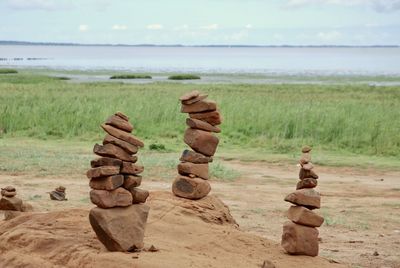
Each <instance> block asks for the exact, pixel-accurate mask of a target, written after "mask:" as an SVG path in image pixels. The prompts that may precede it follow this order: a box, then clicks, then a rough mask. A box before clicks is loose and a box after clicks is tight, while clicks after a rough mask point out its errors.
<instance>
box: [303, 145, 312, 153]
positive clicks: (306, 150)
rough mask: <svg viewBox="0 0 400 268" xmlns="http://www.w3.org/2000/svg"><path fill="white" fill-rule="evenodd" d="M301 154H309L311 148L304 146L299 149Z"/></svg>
mask: <svg viewBox="0 0 400 268" xmlns="http://www.w3.org/2000/svg"><path fill="white" fill-rule="evenodd" d="M301 152H302V153H309V152H311V147H310V146H304V147H303V148H302V149H301Z"/></svg>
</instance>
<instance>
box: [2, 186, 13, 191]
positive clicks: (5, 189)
mask: <svg viewBox="0 0 400 268" xmlns="http://www.w3.org/2000/svg"><path fill="white" fill-rule="evenodd" d="M1 190H4V191H7V192H16V191H17V190H16V189H15V187H13V186H6V187H4V188H1Z"/></svg>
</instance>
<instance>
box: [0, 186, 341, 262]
mask: <svg viewBox="0 0 400 268" xmlns="http://www.w3.org/2000/svg"><path fill="white" fill-rule="evenodd" d="M148 204H149V205H150V207H151V211H150V215H149V220H148V225H147V229H146V236H145V249H144V250H143V251H141V252H137V253H120V252H107V251H106V249H105V248H104V247H103V245H102V244H101V243H100V242H99V241H98V240H97V239H96V236H95V234H94V232H93V231H92V229H91V227H90V225H89V221H88V212H89V210H88V209H66V210H61V211H55V212H44V213H38V212H34V213H25V214H23V215H22V216H18V217H16V218H14V219H11V220H8V221H3V222H1V223H0V263H1V264H2V267H41V268H45V267H261V265H262V263H263V261H264V260H270V261H272V262H273V263H274V264H275V265H276V267H295V266H298V265H299V264H300V263H301V264H302V267H310V268H312V267H318V268H321V267H344V266H342V265H339V264H335V263H330V262H329V261H328V260H326V259H324V258H321V257H315V258H313V257H306V256H289V255H287V254H285V253H284V252H283V250H282V249H281V248H280V246H279V244H278V243H277V242H274V241H271V240H268V239H265V238H261V237H259V236H256V235H253V234H249V233H246V232H244V231H242V230H240V228H239V227H238V225H237V223H236V222H235V220H234V219H233V217H232V216H231V214H230V212H229V209H228V208H227V207H226V206H225V205H224V204H223V203H222V202H221V201H220V199H219V198H217V197H215V196H212V195H211V196H208V197H206V198H204V199H203V200H200V201H190V200H184V199H180V198H177V197H174V196H172V194H171V193H169V192H165V191H158V192H152V193H151V196H150V197H149V199H148ZM151 245H153V246H155V247H156V248H157V249H159V251H157V252H150V251H147V250H146V249H148V248H149V247H150V246H151Z"/></svg>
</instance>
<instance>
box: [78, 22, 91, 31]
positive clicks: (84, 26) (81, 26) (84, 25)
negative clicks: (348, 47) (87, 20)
mask: <svg viewBox="0 0 400 268" xmlns="http://www.w3.org/2000/svg"><path fill="white" fill-rule="evenodd" d="M78 29H79V31H80V32H87V31H88V30H89V25H86V24H81V25H79V28H78Z"/></svg>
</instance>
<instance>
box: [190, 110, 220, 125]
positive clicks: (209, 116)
mask: <svg viewBox="0 0 400 268" xmlns="http://www.w3.org/2000/svg"><path fill="white" fill-rule="evenodd" d="M189 117H190V118H194V119H199V120H203V121H206V122H207V123H209V124H211V125H213V126H216V125H219V124H221V123H222V117H221V114H220V112H219V111H218V110H216V111H212V112H205V113H190V114H189Z"/></svg>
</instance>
